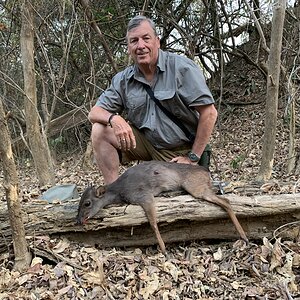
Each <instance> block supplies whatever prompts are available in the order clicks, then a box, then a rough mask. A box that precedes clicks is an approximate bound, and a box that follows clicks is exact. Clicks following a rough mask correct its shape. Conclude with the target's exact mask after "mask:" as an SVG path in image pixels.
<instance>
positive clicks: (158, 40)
mask: <svg viewBox="0 0 300 300" xmlns="http://www.w3.org/2000/svg"><path fill="white" fill-rule="evenodd" d="M156 38H157V43H158V48H160V38H159V36H157V37H156Z"/></svg>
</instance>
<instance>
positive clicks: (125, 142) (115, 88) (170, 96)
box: [89, 16, 217, 184]
mask: <svg viewBox="0 0 300 300" xmlns="http://www.w3.org/2000/svg"><path fill="white" fill-rule="evenodd" d="M127 45H128V53H129V55H130V56H131V58H132V59H133V61H134V65H132V66H129V67H127V68H126V69H125V70H123V71H121V72H119V73H118V74H116V76H114V78H113V80H112V83H111V86H110V87H109V88H108V89H107V90H106V91H104V92H103V93H102V94H101V96H100V98H99V100H98V101H97V103H96V105H95V106H94V107H93V108H92V109H91V111H90V113H89V120H90V121H91V123H92V124H93V126H92V145H93V151H94V155H95V158H96V162H97V165H98V167H99V169H100V170H101V172H102V175H103V177H104V181H105V183H106V184H109V183H111V182H113V181H115V180H116V179H117V178H118V172H119V164H120V160H121V162H123V161H125V160H126V161H130V160H152V159H156V160H166V161H169V160H170V161H172V162H174V163H184V164H197V163H198V161H199V160H200V157H201V155H202V154H203V152H204V150H205V147H206V145H207V144H208V142H209V138H210V136H211V133H212V131H213V128H214V125H215V122H216V119H217V111H216V109H215V106H214V100H213V97H212V95H211V92H210V91H209V89H208V87H207V85H206V83H205V79H204V76H203V74H202V72H201V71H200V69H199V68H198V66H197V65H196V64H195V63H194V62H193V61H191V60H190V59H188V58H186V57H183V56H179V55H177V54H174V53H169V52H164V51H162V50H161V49H160V40H159V37H158V35H157V32H156V29H155V25H154V23H153V21H152V20H151V19H148V18H146V17H144V16H137V17H134V18H133V19H131V21H130V22H129V24H128V28H127ZM144 84H146V85H149V86H150V87H151V89H152V90H153V92H154V95H155V97H156V98H157V99H158V100H159V101H160V103H161V104H162V105H163V106H164V107H165V108H167V109H168V110H169V111H170V112H172V114H174V115H175V116H177V117H178V118H179V119H180V120H181V122H182V123H183V124H184V125H185V126H186V127H187V128H188V130H190V131H191V133H192V134H194V135H195V140H194V141H193V142H192V143H191V142H190V141H189V139H188V138H187V137H186V135H185V134H184V133H183V132H182V130H181V129H180V128H179V127H178V126H177V125H176V124H175V123H174V122H173V121H171V120H170V119H169V118H168V117H167V116H166V115H165V114H164V112H163V111H162V110H161V109H160V108H159V107H158V106H157V105H156V104H155V102H154V101H153V100H152V99H151V98H150V96H149V95H148V93H147V91H146V89H145V86H144ZM123 112H124V113H125V115H123V114H122V116H121V113H123Z"/></svg>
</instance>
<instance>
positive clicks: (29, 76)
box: [20, 0, 54, 185]
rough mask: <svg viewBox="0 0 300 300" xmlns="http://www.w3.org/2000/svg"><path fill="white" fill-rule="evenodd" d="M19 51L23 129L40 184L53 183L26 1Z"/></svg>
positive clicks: (29, 7) (32, 30)
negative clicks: (40, 113)
mask: <svg viewBox="0 0 300 300" xmlns="http://www.w3.org/2000/svg"><path fill="white" fill-rule="evenodd" d="M20 40H21V54H22V65H23V74H24V91H25V115H26V130H27V135H28V139H29V146H30V150H31V154H32V157H33V160H34V164H35V168H36V171H37V176H38V179H39V183H40V185H46V184H53V183H54V167H53V162H52V158H51V154H50V149H49V145H48V141H47V137H46V135H45V133H44V131H43V128H42V125H41V124H40V118H39V113H38V110H37V95H36V77H35V67H34V23H33V9H32V5H31V3H30V1H27V0H25V1H24V2H23V5H22V26H21V37H20Z"/></svg>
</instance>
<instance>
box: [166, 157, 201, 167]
mask: <svg viewBox="0 0 300 300" xmlns="http://www.w3.org/2000/svg"><path fill="white" fill-rule="evenodd" d="M171 162H175V163H179V164H188V165H197V162H191V161H190V159H189V158H188V157H187V156H177V157H174V158H173V159H171Z"/></svg>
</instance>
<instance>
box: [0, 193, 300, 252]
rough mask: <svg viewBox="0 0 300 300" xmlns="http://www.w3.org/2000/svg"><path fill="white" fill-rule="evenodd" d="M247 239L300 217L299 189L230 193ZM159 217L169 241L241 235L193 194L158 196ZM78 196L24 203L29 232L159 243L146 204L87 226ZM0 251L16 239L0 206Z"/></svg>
mask: <svg viewBox="0 0 300 300" xmlns="http://www.w3.org/2000/svg"><path fill="white" fill-rule="evenodd" d="M226 197H227V198H228V199H229V200H230V202H231V204H232V207H233V210H234V211H235V212H236V215H237V217H238V219H239V221H240V222H241V225H242V226H243V228H244V230H245V232H246V234H247V236H248V238H249V239H250V240H251V239H252V240H253V239H260V238H262V237H271V236H272V234H273V232H274V230H275V229H276V228H278V227H279V226H282V225H284V224H286V223H290V222H295V221H297V220H300V193H297V194H281V195H266V196H262V195H260V196H252V197H247V196H237V195H233V194H230V195H226ZM156 200H157V201H156V204H157V216H158V221H159V228H160V231H161V234H162V237H163V239H164V241H165V242H166V243H171V242H184V241H193V240H202V239H217V240H235V239H238V238H239V236H238V234H237V232H236V231H235V228H234V226H233V224H232V223H231V221H230V220H229V217H228V215H227V213H226V212H225V211H223V210H222V209H221V208H220V207H218V206H215V205H213V204H210V203H207V202H205V201H201V200H200V201H199V200H197V199H194V198H193V197H192V196H190V195H180V196H176V197H171V198H166V197H157V198H156ZM78 202H79V199H74V200H70V201H66V202H64V203H57V204H48V203H47V202H46V201H42V200H36V201H33V202H30V203H24V204H23V212H24V216H23V220H24V223H25V229H26V234H27V236H40V235H52V236H57V235H63V236H65V237H67V238H69V239H71V240H75V241H78V242H87V243H90V244H97V245H99V246H101V247H118V246H145V245H152V244H156V240H155V236H154V234H153V232H152V230H151V228H150V225H149V224H148V221H147V219H146V217H145V215H144V212H143V210H142V208H141V207H139V206H133V205H129V206H128V207H126V206H113V207H109V208H106V209H103V210H102V211H100V212H99V213H98V214H97V216H96V217H95V218H94V219H91V220H90V221H89V223H88V224H86V225H84V226H80V225H76V224H75V217H76V214H77V206H78ZM0 232H1V235H2V237H3V238H2V239H1V240H0V252H1V251H2V250H3V249H7V245H6V244H5V243H9V242H11V229H10V226H9V220H8V214H7V210H6V208H5V206H4V205H2V207H1V206H0Z"/></svg>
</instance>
